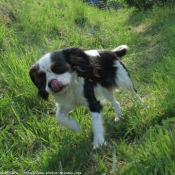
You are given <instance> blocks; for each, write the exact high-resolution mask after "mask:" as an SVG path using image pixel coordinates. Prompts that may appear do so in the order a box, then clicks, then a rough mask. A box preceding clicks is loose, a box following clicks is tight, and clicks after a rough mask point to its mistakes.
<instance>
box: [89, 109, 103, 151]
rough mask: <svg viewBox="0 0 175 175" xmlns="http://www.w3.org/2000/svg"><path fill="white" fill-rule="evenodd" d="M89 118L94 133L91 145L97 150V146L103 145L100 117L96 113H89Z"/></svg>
mask: <svg viewBox="0 0 175 175" xmlns="http://www.w3.org/2000/svg"><path fill="white" fill-rule="evenodd" d="M91 117H92V128H93V132H94V140H93V145H94V148H97V147H98V146H99V145H103V144H105V139H104V128H103V122H102V116H101V114H100V113H98V112H91Z"/></svg>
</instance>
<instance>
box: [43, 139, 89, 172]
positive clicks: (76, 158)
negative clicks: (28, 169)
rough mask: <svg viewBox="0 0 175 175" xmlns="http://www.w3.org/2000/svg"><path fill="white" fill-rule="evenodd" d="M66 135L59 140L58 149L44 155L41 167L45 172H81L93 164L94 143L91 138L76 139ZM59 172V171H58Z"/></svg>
mask: <svg viewBox="0 0 175 175" xmlns="http://www.w3.org/2000/svg"><path fill="white" fill-rule="evenodd" d="M73 137H74V136H72V139H71V136H69V137H67V138H66V137H65V138H64V139H63V140H62V143H59V142H58V149H56V151H55V149H54V152H53V153H52V152H51V153H48V155H47V156H46V157H44V161H43V162H42V164H41V166H40V169H41V171H43V172H81V174H82V173H84V172H85V171H86V169H87V168H88V167H89V165H90V164H91V155H90V154H91V151H92V143H91V141H89V140H85V139H81V140H77V141H76V140H75V138H73ZM58 174H59V173H58Z"/></svg>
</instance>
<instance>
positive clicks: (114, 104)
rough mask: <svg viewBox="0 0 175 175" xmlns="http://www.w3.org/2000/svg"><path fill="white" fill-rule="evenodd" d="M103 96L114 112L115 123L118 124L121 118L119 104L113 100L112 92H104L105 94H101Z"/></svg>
mask: <svg viewBox="0 0 175 175" xmlns="http://www.w3.org/2000/svg"><path fill="white" fill-rule="evenodd" d="M103 96H104V97H105V98H106V100H108V101H109V102H111V104H112V105H113V107H114V110H115V112H116V116H115V121H116V122H118V121H119V120H120V119H121V118H123V117H122V112H121V109H120V104H119V102H118V101H117V100H116V99H115V98H114V95H113V94H112V92H110V91H108V90H106V91H105V93H103Z"/></svg>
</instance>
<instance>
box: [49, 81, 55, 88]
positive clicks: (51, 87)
mask: <svg viewBox="0 0 175 175" xmlns="http://www.w3.org/2000/svg"><path fill="white" fill-rule="evenodd" d="M53 80H54V79H52V80H50V81H49V83H48V86H49V88H50V89H52V86H51V83H52V81H53Z"/></svg>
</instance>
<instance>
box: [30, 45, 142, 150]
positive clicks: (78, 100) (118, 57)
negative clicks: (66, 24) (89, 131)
mask: <svg viewBox="0 0 175 175" xmlns="http://www.w3.org/2000/svg"><path fill="white" fill-rule="evenodd" d="M127 51H128V46H127V45H120V46H118V47H117V48H116V49H114V50H112V51H110V50H83V49H82V48H79V47H73V48H67V49H63V50H59V51H53V52H50V53H47V54H45V55H44V56H42V57H41V58H40V59H39V60H38V61H37V62H36V63H35V64H33V65H32V66H31V68H30V72H29V74H30V77H31V80H32V81H33V83H34V84H35V86H36V87H37V88H38V95H39V96H40V97H42V98H43V99H44V100H48V97H49V94H51V95H53V97H54V99H55V101H56V104H57V111H56V118H57V119H58V121H59V123H61V124H62V125H64V126H65V127H67V128H68V129H70V130H72V131H74V132H78V131H79V130H80V126H79V124H78V123H77V121H76V120H75V119H73V118H69V117H68V116H67V114H68V113H69V111H71V110H72V109H75V108H76V107H77V106H84V107H86V108H87V109H88V110H89V111H90V115H91V118H92V128H93V133H94V138H93V147H94V148H98V147H99V146H100V145H103V144H105V143H106V142H105V139H104V128H103V122H102V115H101V112H102V105H101V104H100V101H99V100H97V97H98V96H103V97H104V98H105V99H106V100H108V101H109V102H111V103H112V105H113V107H114V110H115V112H116V117H115V121H119V120H120V118H122V112H121V109H120V105H119V103H118V101H116V100H115V98H114V95H113V92H114V90H115V89H120V88H123V89H125V90H129V91H131V92H132V93H133V94H134V95H135V96H136V97H138V98H139V99H140V100H141V98H140V96H139V95H138V93H137V91H136V90H135V88H134V86H133V83H132V80H131V78H130V76H129V73H128V70H127V68H126V67H125V65H124V63H123V62H122V57H123V56H124V55H125V54H126V53H127Z"/></svg>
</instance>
